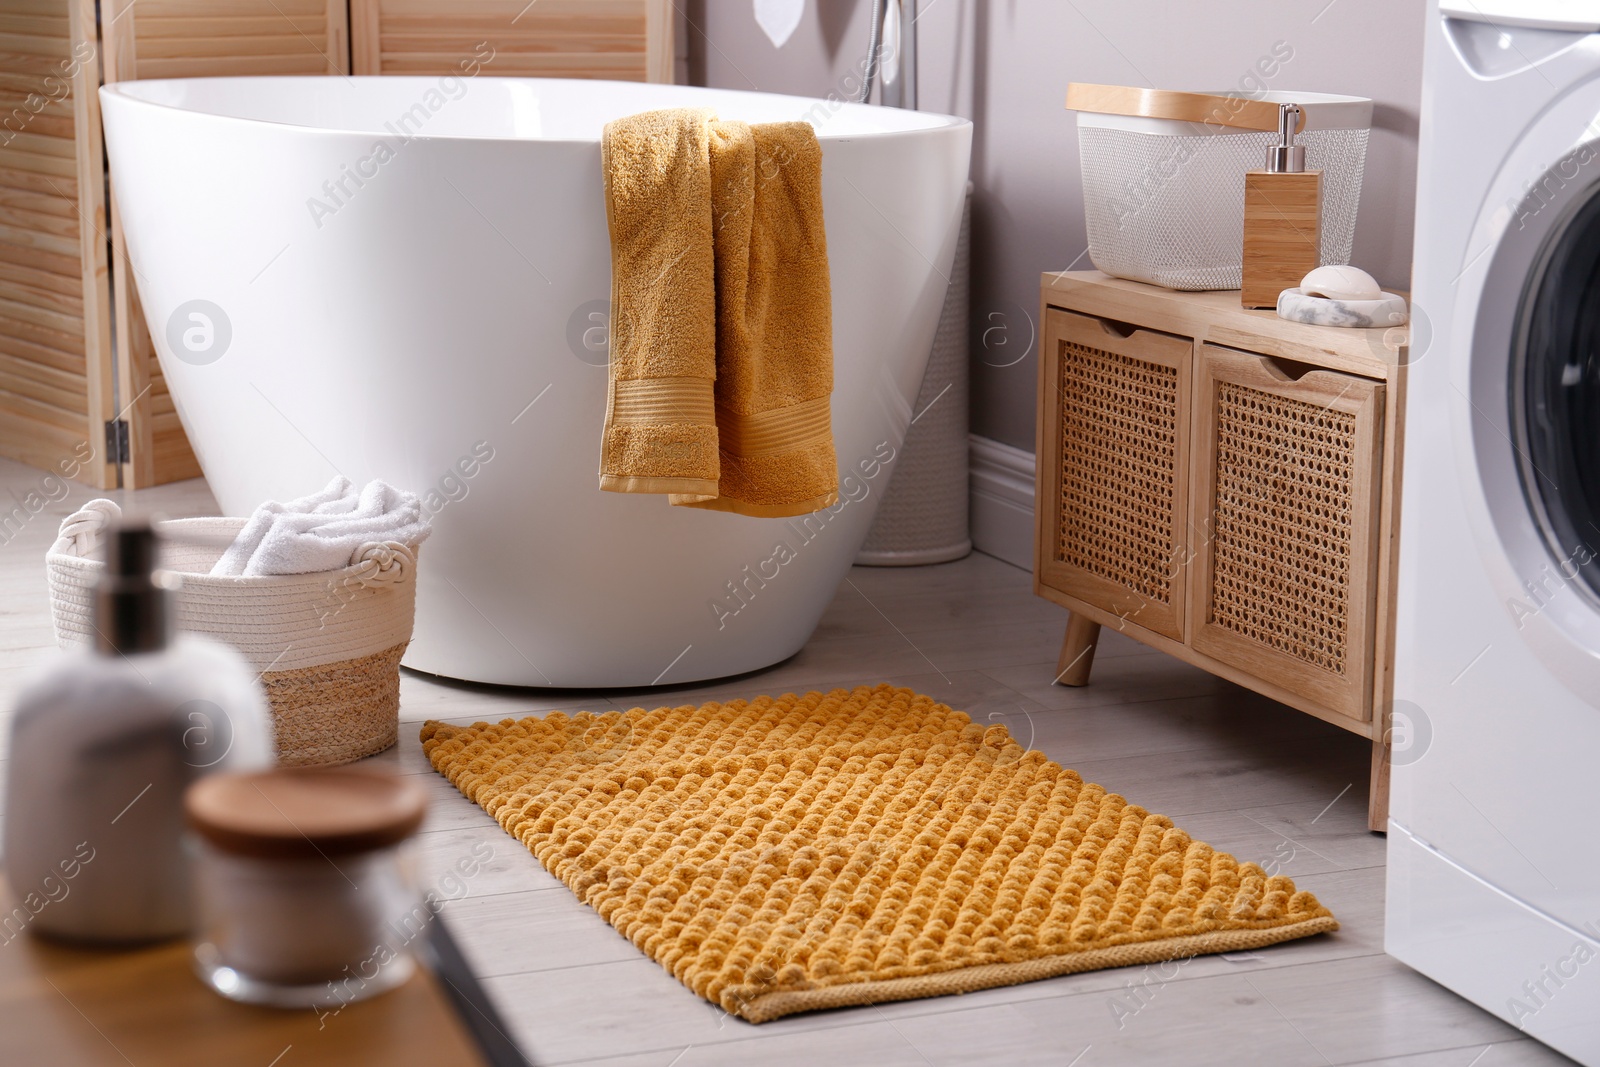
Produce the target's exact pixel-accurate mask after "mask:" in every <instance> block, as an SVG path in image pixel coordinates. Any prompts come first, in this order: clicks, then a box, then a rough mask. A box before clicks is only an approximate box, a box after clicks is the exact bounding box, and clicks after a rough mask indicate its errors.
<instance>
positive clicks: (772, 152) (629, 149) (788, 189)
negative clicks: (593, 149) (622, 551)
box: [600, 109, 838, 517]
mask: <svg viewBox="0 0 1600 1067" xmlns="http://www.w3.org/2000/svg"><path fill="white" fill-rule="evenodd" d="M604 161H605V164H604V165H605V177H606V206H607V213H608V218H609V221H610V228H611V249H612V279H613V280H612V330H611V381H610V389H609V393H608V400H607V407H606V427H605V437H604V442H603V446H602V453H601V471H600V485H601V488H602V489H608V490H611V491H614V492H639V493H666V494H668V495H669V498H670V499H671V501H672V503H674V504H683V505H689V506H693V507H702V508H714V509H717V510H722V511H732V512H737V513H739V514H743V515H753V516H762V517H779V516H786V515H803V514H807V513H809V512H812V511H815V510H817V509H819V508H823V507H828V506H830V505H832V504H834V503H835V502H837V500H838V466H837V460H836V458H835V455H834V449H833V434H832V426H831V416H830V407H829V397H830V396H831V394H832V391H833V325H832V311H831V290H830V286H829V279H828V261H827V241H826V238H825V236H824V231H823V217H822V181H821V176H822V151H821V146H820V145H818V143H817V138H816V134H815V132H814V131H813V130H812V129H811V127H810V126H809V125H808V124H806V123H803V122H786V123H768V124H761V125H755V126H752V125H750V124H748V123H743V122H721V121H718V120H716V119H715V117H714V116H713V115H712V114H711V113H710V112H709V111H705V110H703V109H676V110H672V111H657V112H647V113H645V114H643V115H635V116H632V117H631V118H627V119H621V120H618V121H617V122H613V123H610V124H608V125H607V127H606V131H605V138H604Z"/></svg>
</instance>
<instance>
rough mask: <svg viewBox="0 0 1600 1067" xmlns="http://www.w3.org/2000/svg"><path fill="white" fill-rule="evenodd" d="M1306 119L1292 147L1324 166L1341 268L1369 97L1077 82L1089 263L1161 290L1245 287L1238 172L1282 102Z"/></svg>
mask: <svg viewBox="0 0 1600 1067" xmlns="http://www.w3.org/2000/svg"><path fill="white" fill-rule="evenodd" d="M1290 103H1292V104H1299V105H1300V107H1301V108H1302V109H1303V111H1304V113H1305V120H1304V125H1303V127H1302V130H1301V132H1300V133H1299V135H1298V136H1297V137H1296V143H1297V144H1302V145H1304V146H1305V149H1306V169H1308V170H1320V171H1322V236H1321V245H1322V262H1323V263H1325V264H1327V263H1348V262H1349V261H1350V246H1351V243H1352V241H1353V240H1354V238H1355V230H1356V208H1357V206H1358V205H1359V204H1360V201H1361V175H1362V172H1363V170H1364V169H1365V166H1366V159H1367V135H1368V133H1369V131H1370V127H1371V124H1372V101H1371V100H1368V99H1365V98H1364V97H1356V96H1331V95H1329V94H1326V93H1293V92H1270V93H1263V94H1258V95H1256V96H1253V97H1243V96H1238V95H1231V94H1227V93H1210V94H1208V93H1172V92H1163V91H1160V90H1150V89H1133V88H1126V87H1123V86H1106V85H1074V86H1072V89H1071V92H1070V93H1069V95H1068V97H1067V106H1068V107H1069V108H1071V109H1072V110H1075V111H1077V113H1078V150H1079V158H1080V161H1081V165H1082V171H1083V206H1084V215H1085V221H1086V222H1087V224H1088V231H1089V258H1090V259H1091V260H1092V261H1093V262H1094V265H1095V266H1096V267H1097V268H1099V269H1100V270H1102V271H1104V272H1105V273H1106V274H1111V275H1114V276H1116V277H1119V278H1132V279H1134V280H1135V281H1142V282H1151V283H1153V284H1155V285H1161V286H1165V287H1166V288H1168V289H1237V288H1239V286H1240V285H1241V284H1242V281H1243V277H1242V273H1243V272H1242V269H1241V260H1242V259H1243V255H1242V248H1243V244H1244V176H1245V172H1246V171H1252V170H1260V169H1262V167H1263V166H1264V164H1265V162H1266V156H1267V149H1268V148H1269V147H1270V146H1272V145H1274V144H1276V143H1277V140H1278V135H1277V132H1276V131H1277V125H1278V105H1280V104H1290Z"/></svg>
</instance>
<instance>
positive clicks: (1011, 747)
mask: <svg viewBox="0 0 1600 1067" xmlns="http://www.w3.org/2000/svg"><path fill="white" fill-rule="evenodd" d="M422 741H423V751H424V753H426V755H427V757H428V759H429V761H430V762H431V763H432V764H433V767H434V768H435V769H436V770H438V771H439V772H440V773H441V774H443V775H444V776H445V777H446V778H448V779H449V780H450V781H451V782H452V783H453V784H454V785H455V786H456V788H458V789H460V790H461V792H462V793H463V794H465V795H466V796H467V797H468V798H469V799H471V800H472V801H473V802H475V803H477V804H478V805H480V806H481V807H482V808H483V809H484V810H485V811H487V812H488V813H489V814H490V815H492V816H494V817H495V819H496V820H498V821H499V823H500V825H501V826H502V827H504V828H505V830H506V832H507V833H509V834H511V835H512V836H513V837H516V838H517V839H518V840H519V841H521V842H522V843H523V844H524V845H526V846H527V847H528V848H529V849H530V850H531V851H532V852H533V854H534V855H535V856H537V857H538V858H539V861H540V862H541V863H543V864H544V866H545V867H546V868H547V869H548V870H549V871H550V872H551V873H552V874H554V875H555V876H556V877H558V878H560V879H561V880H562V881H563V882H565V883H566V884H567V886H568V887H570V888H571V889H572V891H573V892H574V893H576V894H577V895H578V897H579V898H580V899H581V900H583V901H584V902H585V903H587V904H588V905H590V906H591V907H593V908H594V909H595V910H596V911H598V912H599V913H600V914H601V916H603V917H604V918H605V919H606V921H608V922H609V923H611V924H612V925H613V926H615V927H616V928H617V930H619V931H620V932H621V933H622V934H623V935H624V936H625V937H627V938H628V939H629V940H631V941H632V942H633V943H634V944H635V945H636V946H638V948H639V949H640V950H641V951H643V952H644V953H646V954H647V955H649V956H650V957H651V958H652V959H654V960H655V961H656V962H658V963H660V964H661V965H662V966H663V967H665V968H666V969H667V970H668V971H669V972H671V974H672V975H673V976H674V977H676V978H677V979H678V980H679V981H681V982H682V983H683V984H684V985H686V986H688V987H689V988H690V989H692V990H694V992H695V993H697V994H699V995H700V996H702V997H704V998H706V999H707V1000H709V1001H711V1002H713V1003H715V1004H719V1005H721V1006H722V1008H723V1009H725V1010H726V1011H728V1012H730V1013H732V1014H735V1015H738V1016H740V1017H742V1018H744V1019H747V1020H749V1021H751V1022H757V1023H759V1022H765V1021H767V1020H769V1019H776V1018H778V1017H779V1016H782V1015H788V1014H791V1013H793V1012H798V1011H809V1010H811V1009H815V1008H835V1007H842V1006H845V1005H851V1004H871V1003H876V1002H881V1001H889V1000H905V999H910V998H913V997H925V996H935V995H939V994H945V993H964V992H971V991H973V990H977V989H985V988H988V987H990V986H999V985H1010V984H1013V983H1016V982H1026V981H1031V980H1033V979H1037V978H1048V977H1052V976H1055V975H1062V974H1071V973H1074V972H1077V971H1087V970H1094V969H1096V968H1101V967H1120V966H1125V965H1128V964H1140V963H1153V962H1157V961H1161V960H1169V959H1177V958H1184V957H1189V956H1194V955H1198V954H1201V953H1208V952H1232V951H1240V950H1244V949H1252V948H1259V947H1261V946H1264V945H1270V944H1273V943H1275V942H1278V941H1286V940H1289V939H1291V938H1297V937H1305V936H1307V935H1310V934H1317V933H1322V932H1324V931H1331V930H1336V929H1338V927H1339V924H1338V922H1336V921H1335V920H1334V918H1333V915H1332V913H1330V912H1329V911H1328V909H1327V908H1324V907H1323V906H1322V905H1321V904H1319V903H1318V902H1317V899H1316V897H1314V896H1312V895H1311V894H1310V893H1307V892H1303V891H1297V890H1296V889H1295V886H1294V883H1293V882H1292V881H1291V880H1289V879H1288V878H1285V877H1283V876H1282V875H1274V876H1271V877H1269V876H1268V875H1267V874H1266V872H1265V871H1263V870H1262V869H1261V868H1260V867H1259V866H1257V865H1256V864H1254V863H1240V862H1238V861H1237V860H1235V859H1234V858H1233V857H1232V856H1230V855H1228V854H1227V853H1225V852H1218V851H1216V850H1215V849H1213V848H1212V847H1211V846H1210V845H1207V844H1205V843H1204V842H1200V841H1195V840H1193V839H1191V838H1190V837H1189V835H1188V834H1186V833H1184V832H1183V831H1182V830H1180V829H1178V828H1176V827H1175V826H1173V824H1172V820H1170V819H1168V818H1167V817H1166V816H1164V815H1153V814H1151V813H1149V812H1147V811H1146V810H1145V809H1143V808H1141V807H1138V806H1137V805H1134V804H1129V803H1128V802H1127V801H1126V800H1124V799H1123V798H1122V797H1120V796H1118V795H1117V794H1115V793H1108V792H1106V791H1105V790H1104V789H1102V788H1101V787H1100V786H1097V785H1093V784H1085V783H1084V781H1083V779H1081V778H1079V777H1078V775H1077V774H1075V773H1073V772H1072V771H1070V770H1064V769H1062V768H1061V767H1060V766H1059V765H1058V764H1056V763H1053V762H1051V761H1050V760H1049V759H1047V758H1045V756H1044V754H1043V753H1040V752H1037V751H1024V750H1023V748H1022V746H1020V745H1018V744H1017V743H1016V742H1014V741H1013V740H1012V739H1011V737H1010V735H1009V734H1008V733H1007V732H1006V730H1005V728H1004V727H1002V726H990V727H989V728H988V729H985V728H983V727H982V726H979V725H977V724H975V723H973V722H972V720H970V719H969V718H968V717H967V716H966V715H964V714H962V713H961V712H959V711H953V710H951V709H950V708H949V707H946V706H945V705H943V704H939V703H936V702H935V701H934V700H932V699H931V698H929V697H926V696H921V695H918V694H916V693H913V692H911V691H910V690H908V689H896V688H893V687H891V686H886V685H885V686H878V687H877V688H866V687H863V688H860V689H856V690H854V691H853V692H847V691H845V690H842V689H839V690H835V691H833V692H831V693H827V694H822V693H807V694H805V695H804V696H795V695H793V694H792V693H786V694H784V695H783V696H781V697H776V698H774V697H765V696H764V697H758V698H756V699H754V700H750V701H744V700H735V701H730V702H728V703H725V704H719V703H708V704H704V705H701V706H700V707H690V706H685V707H678V708H666V707H663V708H656V709H654V710H645V709H643V708H635V709H633V710H632V711H629V712H625V713H623V712H614V711H613V712H606V713H604V714H601V715H593V714H590V713H588V712H580V713H579V714H577V715H575V716H571V717H569V716H567V715H564V714H562V713H560V712H552V713H550V714H549V715H547V716H545V717H544V718H542V719H539V718H527V719H522V720H520V721H515V720H511V719H506V720H504V721H503V722H500V723H499V724H497V725H489V724H487V723H476V724H474V725H472V726H449V725H445V724H443V723H438V722H429V723H427V724H425V725H424V726H423V728H422Z"/></svg>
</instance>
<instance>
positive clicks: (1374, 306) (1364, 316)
mask: <svg viewBox="0 0 1600 1067" xmlns="http://www.w3.org/2000/svg"><path fill="white" fill-rule="evenodd" d="M1278 317H1279V318H1284V319H1288V320H1289V321H1290V322H1304V323H1309V324H1310V325H1312V326H1349V327H1354V328H1372V327H1385V326H1402V325H1404V324H1405V321H1406V301H1405V297H1402V296H1396V295H1395V294H1394V293H1386V292H1384V291H1383V290H1381V289H1379V288H1378V283H1377V281H1376V280H1375V279H1374V278H1373V277H1372V275H1370V274H1368V273H1367V272H1366V271H1364V270H1360V269H1359V268H1356V267H1346V266H1329V267H1318V268H1317V269H1316V270H1314V271H1312V272H1311V273H1310V274H1307V275H1306V276H1305V279H1304V280H1303V281H1301V283H1300V285H1299V286H1298V287H1296V288H1294V289H1285V290H1284V291H1283V292H1281V293H1279V294H1278Z"/></svg>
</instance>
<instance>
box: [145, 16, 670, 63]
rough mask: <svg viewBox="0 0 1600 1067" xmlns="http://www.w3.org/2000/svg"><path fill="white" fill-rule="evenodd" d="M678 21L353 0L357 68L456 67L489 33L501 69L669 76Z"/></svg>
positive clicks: (487, 40)
mask: <svg viewBox="0 0 1600 1067" xmlns="http://www.w3.org/2000/svg"><path fill="white" fill-rule="evenodd" d="M141 2H142V0H141ZM672 22H673V19H672V3H671V0H535V2H532V3H530V2H529V0H350V42H351V56H352V62H353V65H354V67H355V72H356V73H357V74H452V73H455V72H456V70H457V69H458V68H457V64H459V63H460V61H461V60H462V58H463V57H467V56H472V55H473V54H474V52H475V50H476V49H477V48H478V46H479V45H480V44H483V43H487V44H488V45H489V46H490V47H492V48H493V49H494V59H493V60H492V61H490V62H488V63H486V64H485V65H484V68H483V69H484V71H485V72H486V73H488V74H491V75H497V76H500V77H523V78H610V79H613V80H618V81H650V82H670V81H672V80H673V45H672Z"/></svg>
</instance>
